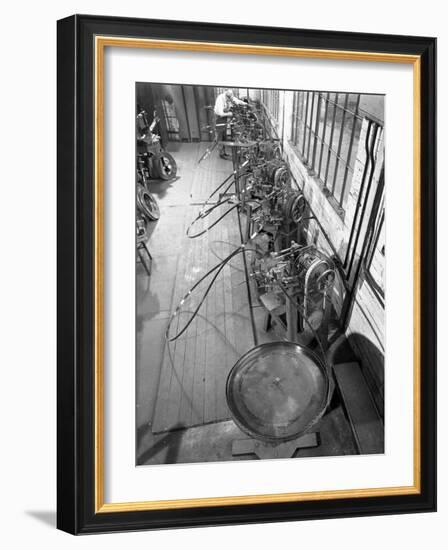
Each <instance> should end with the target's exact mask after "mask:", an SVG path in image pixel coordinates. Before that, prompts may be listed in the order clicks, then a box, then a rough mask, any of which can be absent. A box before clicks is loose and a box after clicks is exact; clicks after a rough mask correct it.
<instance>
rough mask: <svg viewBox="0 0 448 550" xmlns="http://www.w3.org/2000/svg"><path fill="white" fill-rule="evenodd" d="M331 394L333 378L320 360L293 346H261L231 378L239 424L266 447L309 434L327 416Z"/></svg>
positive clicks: (229, 397) (232, 406)
mask: <svg viewBox="0 0 448 550" xmlns="http://www.w3.org/2000/svg"><path fill="white" fill-rule="evenodd" d="M328 394H329V380H328V374H327V371H326V369H325V366H324V365H323V363H322V362H321V360H320V359H319V357H318V356H317V355H316V354H315V353H313V352H312V351H310V350H309V349H307V348H304V347H303V346H300V345H299V344H295V343H293V342H271V343H267V344H261V345H260V346H256V347H255V348H253V349H251V350H250V351H248V352H247V353H246V354H245V355H243V356H242V357H241V358H240V359H239V361H238V362H237V363H236V364H235V366H234V367H233V369H232V370H231V371H230V374H229V376H228V378H227V388H226V396H227V403H228V406H229V408H230V411H231V413H232V416H233V419H234V420H235V422H236V424H237V425H238V426H239V427H240V428H241V429H242V430H243V431H245V432H246V433H248V434H249V435H251V436H253V437H256V438H258V439H262V440H266V441H287V440H290V439H294V438H296V437H299V436H300V435H302V434H304V433H305V432H306V431H307V430H309V429H310V428H311V426H312V425H313V424H315V422H316V421H317V420H318V419H319V418H320V417H321V416H322V414H323V413H324V411H325V408H326V406H327V400H328Z"/></svg>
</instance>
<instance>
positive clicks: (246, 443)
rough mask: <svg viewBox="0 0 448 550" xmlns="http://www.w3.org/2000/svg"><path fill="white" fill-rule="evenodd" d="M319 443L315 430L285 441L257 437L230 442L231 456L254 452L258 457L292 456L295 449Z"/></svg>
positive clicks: (315, 445)
mask: <svg viewBox="0 0 448 550" xmlns="http://www.w3.org/2000/svg"><path fill="white" fill-rule="evenodd" d="M318 445H319V441H318V437H317V432H313V433H309V434H305V435H302V437H299V438H298V439H293V440H292V441H286V442H285V443H265V442H264V441H258V440H257V439H237V440H235V441H234V442H233V443H232V456H240V455H248V454H254V455H256V456H257V457H258V458H260V459H266V458H267V459H269V458H292V457H293V456H294V453H295V452H296V450H297V449H307V448H309V447H317V446H318Z"/></svg>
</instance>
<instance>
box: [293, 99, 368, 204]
mask: <svg viewBox="0 0 448 550" xmlns="http://www.w3.org/2000/svg"><path fill="white" fill-rule="evenodd" d="M360 98H361V96H360V94H343V93H330V92H325V93H321V92H295V93H294V99H293V117H292V129H291V140H292V142H293V143H294V144H295V146H296V148H297V151H298V153H299V155H300V157H301V159H302V160H303V162H304V163H305V164H306V166H307V167H308V168H309V169H310V170H311V171H312V172H313V173H314V175H315V176H316V177H317V178H318V179H319V180H320V181H321V183H322V184H323V186H324V187H325V189H326V190H327V192H328V194H329V195H331V196H332V197H333V198H334V199H335V201H336V204H337V206H338V207H339V208H340V209H341V210H343V209H344V206H345V202H346V200H347V196H348V192H349V190H350V184H351V180H352V176H353V169H354V165H355V160H356V152H357V149H358V141H359V134H360V131H361V123H362V115H361V114H360V112H359V102H360Z"/></svg>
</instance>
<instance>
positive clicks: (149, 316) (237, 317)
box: [137, 144, 254, 433]
mask: <svg viewBox="0 0 448 550" xmlns="http://www.w3.org/2000/svg"><path fill="white" fill-rule="evenodd" d="M205 147H206V144H183V145H182V146H181V147H180V148H179V150H178V151H176V152H175V153H174V155H175V157H176V161H177V163H178V167H179V169H178V179H177V180H176V181H175V182H172V183H170V184H166V183H161V184H160V183H154V184H153V186H152V192H154V194H155V196H156V198H157V200H158V202H159V205H160V208H161V217H160V220H159V222H157V223H156V224H154V226H153V227H152V228H151V234H150V238H149V241H148V248H149V250H150V252H151V254H152V256H153V266H154V268H153V273H152V276H151V278H150V279H149V283H148V281H147V282H146V286H145V284H143V283H142V281H140V283H138V284H137V316H138V318H140V319H141V323H140V324H139V333H138V338H137V346H138V348H139V349H138V350H137V352H138V355H137V357H138V358H139V365H138V369H137V405H138V415H137V425H138V426H145V425H146V426H147V425H151V428H152V431H153V433H160V432H166V431H171V430H176V429H180V428H186V427H191V426H199V425H202V424H209V423H212V422H220V421H223V420H228V419H229V418H230V412H229V410H228V407H227V404H226V399H225V385H226V379H227V375H228V373H229V371H230V369H231V368H232V367H233V365H234V364H235V362H236V361H237V360H238V358H239V357H240V356H241V355H242V354H243V353H245V352H246V351H248V350H249V349H250V348H251V347H252V346H253V343H254V338H253V333H252V326H251V322H250V318H251V313H250V306H249V299H248V293H247V285H246V278H245V277H246V275H245V271H244V262H243V256H242V254H239V255H237V256H236V257H235V258H234V259H233V260H232V261H231V262H229V263H228V264H226V265H225V266H224V268H223V269H222V271H221V272H220V274H219V275H218V277H217V279H216V281H215V283H214V284H213V286H212V287H211V289H210V292H209V294H208V296H207V298H206V299H205V301H204V303H203V305H202V307H201V309H200V310H199V314H198V315H197V316H196V317H195V319H194V320H193V321H192V323H191V324H190V325H189V327H188V329H187V330H186V331H185V332H184V333H183V334H182V335H181V336H180V337H179V338H178V339H177V340H175V341H174V342H170V343H163V342H160V335H161V332H162V327H163V323H164V322H165V323H166V324H167V323H168V319H169V317H170V316H171V314H172V313H173V311H174V310H175V308H176V307H177V305H178V304H179V302H180V300H181V299H182V297H183V296H184V295H185V294H186V293H187V291H188V290H189V288H190V287H191V286H192V285H193V284H194V283H195V282H196V281H197V280H198V279H199V278H200V277H201V276H202V275H204V274H205V273H206V272H207V271H208V270H210V269H211V268H212V267H213V266H215V265H217V264H218V263H219V262H220V261H221V260H222V259H223V258H225V257H226V256H227V255H228V254H229V253H230V252H231V251H233V250H235V248H236V247H238V246H239V245H240V244H241V234H240V228H239V220H238V213H237V210H236V209H234V210H233V211H232V212H231V213H229V214H228V215H227V216H226V217H225V218H223V220H222V221H221V222H219V223H218V224H217V225H216V226H215V227H213V228H212V229H211V230H210V231H209V232H207V233H205V234H204V235H202V236H200V237H198V238H196V239H189V238H187V237H186V234H185V233H186V229H187V227H188V225H189V224H190V222H191V220H193V219H194V218H195V217H196V216H197V214H198V212H199V210H200V208H201V203H203V202H204V201H205V200H206V199H207V198H208V196H209V195H210V193H211V192H212V191H213V190H214V189H215V188H216V186H217V185H219V184H220V183H221V182H222V181H223V180H224V179H225V178H226V177H227V176H228V175H229V174H230V172H231V170H232V165H231V163H230V162H228V161H226V160H223V159H220V158H219V156H218V155H217V153H216V152H215V153H213V154H212V156H211V157H210V158H209V159H207V160H206V161H204V162H203V163H201V164H200V165H199V166H198V165H197V159H198V158H199V157H200V155H201V154H202V151H203V150H204V148H205ZM214 198H217V197H214ZM230 206H231V205H222V206H221V207H219V208H217V209H216V211H214V212H213V214H212V215H211V216H210V217H209V218H208V219H207V220H206V225H210V224H212V223H213V221H214V220H216V219H217V218H218V217H219V216H220V215H221V214H223V213H224V212H226V211H227V210H228V209H229V208H230ZM243 223H244V220H243ZM204 227H205V226H204ZM198 228H201V226H200V225H199V226H198ZM213 275H214V273H213V274H211V276H209V277H208V278H207V280H206V281H204V283H203V284H201V285H200V286H199V287H198V289H197V292H195V293H194V295H192V296H191V297H190V298H189V299H188V300H186V301H185V303H184V304H183V307H182V309H181V313H180V314H179V315H178V316H177V317H175V319H174V322H173V323H172V326H171V329H172V334H174V333H176V332H178V331H180V330H181V329H182V327H183V326H184V325H185V323H186V322H187V320H188V319H189V318H190V317H191V312H192V311H193V310H194V309H195V307H196V306H197V305H198V303H199V301H200V299H201V297H202V295H203V292H204V291H205V289H206V287H207V286H208V284H209V283H210V281H211V279H212V277H213ZM138 277H139V278H141V279H143V278H144V277H145V275H144V273H143V272H139V275H138ZM165 326H166V325H165ZM157 373H158V376H157ZM149 395H151V399H148V397H147V396H149Z"/></svg>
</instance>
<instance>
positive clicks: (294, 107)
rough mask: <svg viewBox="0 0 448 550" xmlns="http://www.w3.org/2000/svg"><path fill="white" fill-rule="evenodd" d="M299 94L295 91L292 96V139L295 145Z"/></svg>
mask: <svg viewBox="0 0 448 550" xmlns="http://www.w3.org/2000/svg"><path fill="white" fill-rule="evenodd" d="M297 94H298V92H294V94H293V96H292V120H291V141H292V142H293V143H294V145H297Z"/></svg>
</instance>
